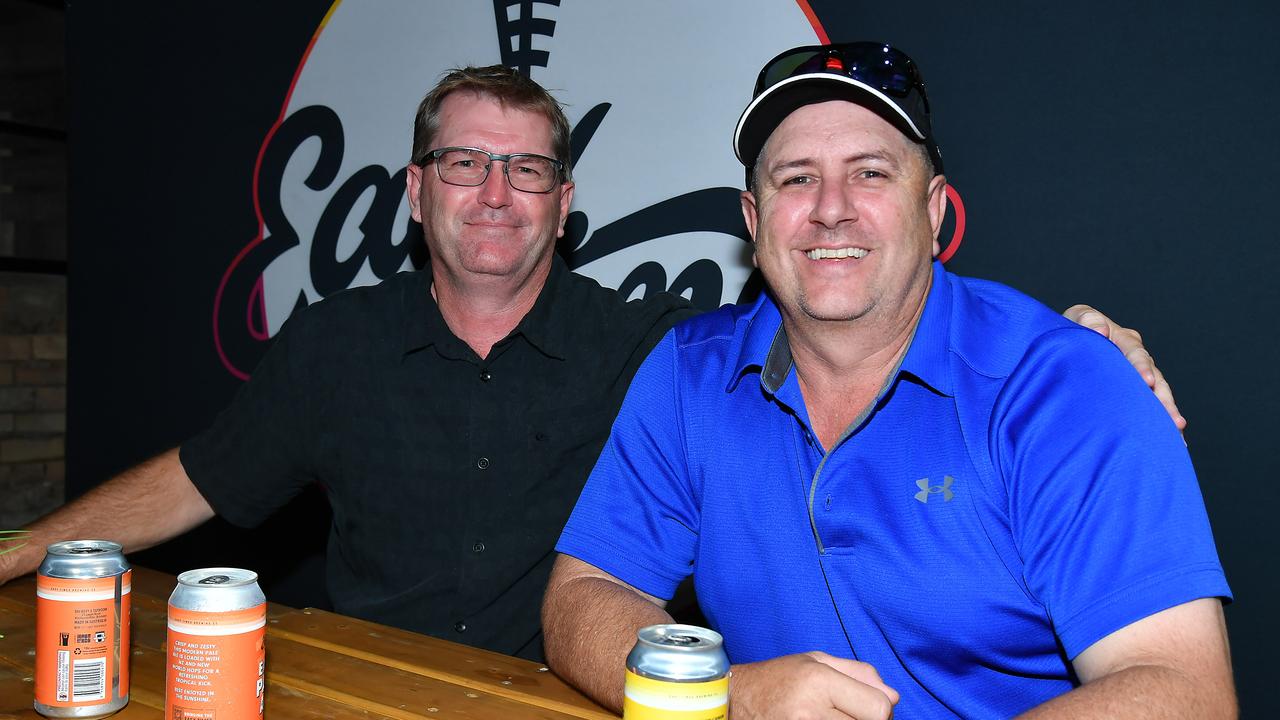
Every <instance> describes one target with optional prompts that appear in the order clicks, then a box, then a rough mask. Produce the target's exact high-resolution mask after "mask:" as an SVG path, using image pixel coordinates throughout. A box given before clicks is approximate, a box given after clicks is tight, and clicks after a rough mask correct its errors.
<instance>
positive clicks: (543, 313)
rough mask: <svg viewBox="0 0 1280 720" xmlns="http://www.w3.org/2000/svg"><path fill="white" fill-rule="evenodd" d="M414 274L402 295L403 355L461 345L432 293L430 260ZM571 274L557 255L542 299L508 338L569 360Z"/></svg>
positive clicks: (553, 257)
mask: <svg viewBox="0 0 1280 720" xmlns="http://www.w3.org/2000/svg"><path fill="white" fill-rule="evenodd" d="M414 275H415V277H414V279H413V280H412V281H411V282H407V283H405V285H404V291H403V295H402V297H401V307H403V308H404V345H403V347H402V352H403V354H405V355H408V354H409V353H412V352H414V351H417V350H421V349H422V348H425V347H428V346H431V345H443V346H453V345H455V344H456V345H461V344H462V341H461V340H460V339H458V338H457V337H456V336H455V335H454V334H453V331H452V330H450V329H449V325H448V323H446V322H445V321H444V316H443V315H441V314H440V306H439V305H437V304H436V301H435V298H434V297H432V295H431V282H432V278H431V263H430V261H428V262H427V264H426V265H424V266H423V268H422V269H421V270H418V271H417V272H415V273H414ZM568 275H569V269H568V268H567V267H566V266H565V264H564V260H562V259H561V258H560V256H559V255H553V256H552V258H551V272H550V273H549V274H548V275H547V282H546V284H545V285H543V287H542V291H541V292H540V293H538V299H537V300H535V301H534V304H533V307H532V308H530V309H529V312H528V313H527V314H526V315H525V316H524V317H523V318H521V320H520V323H519V324H518V325H516V328H515V329H514V330H512V331H511V334H510V335H508V336H507V337H508V338H510V337H514V336H516V335H520V336H522V337H524V339H525V340H527V341H528V342H529V344H530V345H532V346H533V347H535V348H537V349H538V350H539V351H540V352H542V353H543V354H545V355H548V356H550V357H554V358H558V359H561V360H563V359H565V348H566V346H567V344H568V342H567V340H568V332H569V327H570V323H571V318H570V317H569V316H570V314H571V313H569V312H568V310H569V308H568V307H567V304H568V303H569V298H568V297H567V293H568V289H569V284H568V282H567V280H568ZM500 342H506V340H505V339H504V340H502V341H500Z"/></svg>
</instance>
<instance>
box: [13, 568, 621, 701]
mask: <svg viewBox="0 0 1280 720" xmlns="http://www.w3.org/2000/svg"><path fill="white" fill-rule="evenodd" d="M173 586H174V578H173V577H172V576H169V575H166V574H164V573H158V572H155V571H153V570H149V569H146V568H134V574H133V592H132V596H131V604H132V608H133V611H132V614H131V616H132V633H131V635H132V639H131V640H132V641H131V653H130V660H131V672H130V675H131V678H132V681H131V683H130V685H131V687H130V695H131V698H130V703H129V705H128V707H127V708H126V709H125V710H124V711H123V712H121V713H120V714H119V715H116V716H115V717H118V718H121V720H156V719H157V718H160V717H161V715H163V708H164V672H165V665H166V661H165V656H164V643H165V636H166V633H167V630H166V615H167V610H168V597H169V594H170V593H171V592H172V590H173ZM267 618H268V625H267V715H268V717H270V718H271V719H272V720H295V719H308V720H310V719H312V718H314V719H317V720H318V719H320V718H335V719H338V720H355V719H356V718H363V719H365V720H412V719H415V718H448V717H453V718H473V719H474V718H494V719H501V720H535V719H539V720H571V719H573V718H587V719H590V720H608V719H611V718H615V717H616V716H614V715H612V714H610V713H608V712H607V711H605V710H604V709H602V708H600V707H599V706H597V705H595V704H594V703H592V702H590V701H589V700H587V699H586V698H584V697H583V696H582V695H580V694H578V693H577V692H576V691H575V690H573V689H572V688H570V687H569V686H568V685H566V684H565V683H564V682H563V681H561V680H560V679H559V678H557V677H556V676H555V675H553V674H552V673H551V672H549V671H548V670H547V668H545V667H543V666H541V665H538V664H535V663H530V662H526V661H524V660H520V659H517V658H511V657H507V656H505V655H500V654H497V653H491V652H486V651H484V650H478V649H475V648H470V647H466V646H463V645H458V644H455V643H451V642H448V641H445V640H439V639H436V638H431V637H427V636H424V635H419V634H417V633H412V632H408V631H404V630H398V629H395V628H391V627H387V626H384V625H378V624H376V623H371V622H366V621H362V620H355V619H352V618H347V617H344V616H342V615H337V614H334V613H329V612H324V611H321V610H309V609H308V610H295V609H293V608H289V607H285V606H282V605H276V604H273V603H268V606H267ZM34 635H35V581H34V578H32V577H26V578H23V579H21V580H18V581H15V582H12V583H9V584H8V585H5V586H3V587H0V720H3V719H4V718H10V717H13V718H22V719H23V720H26V719H27V718H36V717H38V716H37V715H35V713H34V711H32V710H30V704H31V700H32V694H33V692H34V688H33V686H32V684H31V679H30V678H31V673H32V669H33V666H34V663H35V649H34V648H35V639H34ZM620 672H621V671H620Z"/></svg>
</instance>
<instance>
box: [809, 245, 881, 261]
mask: <svg viewBox="0 0 1280 720" xmlns="http://www.w3.org/2000/svg"><path fill="white" fill-rule="evenodd" d="M870 252H871V251H870V250H867V249H866V248H814V249H812V250H806V251H805V253H804V254H805V255H808V256H809V259H810V260H830V259H843V258H853V259H855V260H857V259H860V258H864V257H866V256H867V254H868V253H870Z"/></svg>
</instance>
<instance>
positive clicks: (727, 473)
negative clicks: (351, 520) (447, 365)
mask: <svg viewBox="0 0 1280 720" xmlns="http://www.w3.org/2000/svg"><path fill="white" fill-rule="evenodd" d="M734 148H735V150H736V151H737V154H738V157H739V159H740V160H741V161H742V162H743V164H744V165H745V166H746V167H747V169H748V172H749V176H750V178H751V182H750V188H751V189H750V191H749V192H746V193H743V195H742V207H743V214H744V216H745V218H746V222H747V227H748V229H749V230H750V231H751V234H752V237H753V238H754V242H755V262H756V264H757V266H758V267H759V268H760V270H761V272H762V273H763V275H764V279H765V282H766V285H767V288H768V292H767V293H766V294H764V295H763V296H762V297H761V298H760V299H759V300H758V301H757V302H756V303H755V304H753V305H751V306H738V307H727V308H722V309H721V310H719V311H717V312H714V313H708V314H706V315H703V316H701V317H698V318H695V319H693V320H690V321H688V322H686V323H683V324H681V325H679V326H677V327H676V328H675V329H674V331H673V332H672V333H669V334H668V335H667V336H666V337H664V338H663V340H662V342H660V343H659V344H658V346H657V347H656V348H655V349H654V350H653V351H652V352H651V353H650V355H649V357H648V359H647V360H646V361H645V363H644V365H643V366H642V367H641V368H640V370H639V372H638V373H637V374H636V377H635V379H634V381H633V382H632V384H631V388H630V390H629V392H628V395H627V399H626V400H625V401H624V403H623V406H622V409H621V410H620V413H619V416H618V419H617V420H616V422H615V424H614V426H613V430H612V433H611V435H610V438H609V440H608V442H607V443H606V445H605V447H604V450H603V451H602V453H601V456H600V460H599V462H598V463H597V465H596V467H595V469H594V470H593V471H592V475H591V477H590V479H589V480H588V482H587V485H586V487H585V489H584V490H583V492H582V495H581V498H580V499H579V501H578V505H577V507H576V508H575V510H574V513H573V515H572V517H571V519H570V520H569V523H568V525H567V526H566V528H565V531H564V534H563V535H562V536H561V539H560V542H559V544H558V546H557V549H558V550H559V551H560V552H561V553H564V554H563V555H562V556H561V557H560V558H559V559H558V560H557V563H556V566H555V568H554V569H553V571H552V576H551V579H550V581H549V584H548V589H547V596H546V600H545V604H544V608H543V625H544V628H545V631H546V638H545V641H546V652H547V657H548V660H549V662H550V663H551V666H552V668H553V669H554V670H556V671H557V672H558V673H560V674H561V675H564V676H565V677H567V678H568V679H570V680H571V681H572V682H574V683H575V684H577V685H579V686H580V687H582V688H583V689H584V690H586V691H587V692H589V693H590V694H592V695H593V696H595V697H596V698H597V699H598V700H600V701H601V702H603V703H606V704H608V705H610V706H613V707H615V708H616V707H620V706H621V705H622V704H623V696H624V693H623V673H622V672H621V669H622V668H623V667H624V658H625V657H626V656H627V651H628V650H629V649H630V647H631V646H632V644H633V643H634V642H635V639H636V631H637V629H639V628H641V627H643V626H646V625H650V624H658V623H667V622H671V618H670V616H669V615H667V613H666V612H665V610H664V609H663V607H664V605H665V602H666V600H665V599H666V598H670V597H671V591H672V589H673V588H674V587H675V586H676V584H677V583H679V582H680V581H681V580H683V579H684V578H685V577H686V576H688V575H689V574H690V573H692V574H693V577H694V585H695V587H696V589H697V592H698V599H699V603H700V606H701V608H702V610H703V611H704V613H705V614H706V616H707V618H708V619H709V621H710V624H711V625H712V626H713V627H714V628H715V629H717V630H719V631H720V632H721V633H722V634H723V636H724V640H725V648H726V650H727V652H728V655H729V659H730V661H731V662H732V663H733V668H732V677H731V679H730V690H729V692H730V716H731V717H733V718H735V720H741V719H742V718H796V717H805V718H810V717H814V718H816V717H830V718H836V717H855V718H864V719H865V718H886V717H889V716H890V715H891V714H894V712H895V704H896V713H897V715H898V716H900V717H907V718H913V719H914V718H933V717H938V718H942V717H956V716H960V717H972V718H997V717H1012V716H1014V715H1019V714H1021V713H1027V716H1028V717H1045V718H1049V717H1066V718H1082V717H1162V718H1163V717H1186V718H1204V717H1215V718H1216V717H1233V716H1234V714H1235V701H1234V691H1233V688H1232V680H1231V669H1230V658H1229V654H1228V650H1227V640H1226V628H1225V625H1224V621H1223V613H1222V607H1221V605H1222V601H1221V599H1220V598H1230V590H1229V588H1228V587H1227V584H1226V581H1225V579H1224V576H1223V573H1222V568H1221V566H1220V564H1219V562H1218V557H1217V553H1216V550H1215V548H1214V543H1213V537H1212V534H1211V532H1210V529H1209V524H1208V519H1207V517H1206V514H1205V510H1204V505H1203V502H1202V500H1201V498H1200V494H1199V488H1198V486H1197V483H1196V478H1195V474H1194V471H1193V469H1192V467H1191V462H1190V459H1189V458H1188V456H1187V452H1186V447H1185V445H1184V444H1183V442H1182V441H1181V439H1180V438H1179V434H1178V430H1177V427H1176V426H1175V425H1174V423H1171V422H1170V421H1169V419H1168V418H1167V417H1166V416H1165V414H1164V412H1162V410H1161V408H1160V405H1159V403H1157V402H1154V400H1153V399H1152V397H1151V395H1150V393H1149V392H1147V391H1146V389H1145V388H1143V387H1142V384H1141V383H1138V382H1134V379H1135V378H1133V376H1132V372H1131V371H1130V370H1129V368H1128V366H1127V365H1126V364H1125V362H1124V360H1123V359H1122V358H1121V357H1120V356H1119V355H1117V354H1116V353H1115V351H1114V348H1111V347H1110V346H1108V345H1107V344H1106V342H1105V341H1102V340H1101V338H1098V337H1097V336H1096V335H1093V334H1092V333H1088V332H1086V331H1083V330H1082V329H1080V328H1079V327H1077V326H1074V325H1072V324H1071V323H1069V322H1066V321H1065V320H1063V319H1062V318H1060V317H1058V316H1057V315H1055V314H1053V313H1052V312H1050V311H1048V310H1047V309H1046V308H1044V307H1043V306H1041V305H1039V304H1038V303H1035V302H1034V301H1033V300H1031V299H1030V298H1027V297H1025V296H1023V295H1021V294H1019V293H1017V292H1016V291H1013V290H1010V289H1009V288H1006V287H1003V286H1000V285H997V284H995V283H989V282H983V281H977V280H970V279H967V278H960V277H958V276H955V275H951V274H950V273H948V272H947V271H946V270H945V269H943V267H942V266H941V264H939V263H937V262H936V261H935V260H933V257H934V255H936V254H937V252H938V244H937V237H938V232H939V228H940V226H941V222H942V217H943V212H944V208H945V185H946V179H945V177H944V176H943V175H942V156H941V154H940V153H939V152H938V148H937V145H936V143H935V142H934V140H933V134H932V131H931V128H930V113H929V106H928V100H927V98H926V96H925V90H924V83H923V80H922V79H921V77H920V74H919V71H918V69H917V68H916V67H915V65H914V63H912V61H911V60H910V59H909V58H908V57H907V56H906V55H905V54H903V53H901V52H900V51H898V50H895V49H893V48H891V47H889V46H887V45H882V44H878V43H850V44H841V45H834V46H820V47H805V48H797V49H795V50H792V51H788V52H786V53H783V54H782V55H780V56H778V57H777V58H775V59H774V60H773V61H771V62H770V63H769V64H768V65H766V66H765V69H764V71H763V72H762V73H761V75H760V78H759V81H758V83H757V86H756V92H755V97H754V99H753V100H752V102H751V104H750V105H749V106H748V107H747V109H746V110H745V111H744V112H743V114H742V117H741V119H740V121H739V123H738V127H737V132H736V133H735V136H734ZM599 668H613V669H614V670H613V671H611V672H600V671H599Z"/></svg>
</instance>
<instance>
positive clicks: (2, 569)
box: [0, 448, 213, 582]
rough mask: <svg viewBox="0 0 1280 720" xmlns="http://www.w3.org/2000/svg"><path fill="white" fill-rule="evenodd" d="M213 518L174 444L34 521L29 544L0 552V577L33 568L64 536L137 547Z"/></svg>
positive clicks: (3, 577)
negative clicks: (52, 545)
mask: <svg viewBox="0 0 1280 720" xmlns="http://www.w3.org/2000/svg"><path fill="white" fill-rule="evenodd" d="M210 517H213V510H212V509H211V508H210V507H209V504H208V503H207V502H205V499H204V497H203V496H201V495H200V492H199V491H198V490H196V488H195V486H194V485H192V484H191V480H190V479H189V478H188V477H187V474H186V471H185V470H183V468H182V463H181V462H180V461H179V460H178V450H177V449H176V448H175V449H173V450H169V451H167V452H164V453H162V454H160V455H157V456H156V457H154V458H152V459H150V460H148V461H146V462H144V463H142V464H140V465H138V466H136V467H134V468H132V469H130V470H127V471H125V472H123V473H121V474H120V475H117V476H116V477H114V478H112V479H111V480H109V481H107V482H105V483H103V484H102V485H99V486H98V487H96V488H94V489H93V490H90V491H89V492H87V493H85V494H84V495H83V496H81V497H80V498H78V499H76V500H74V501H73V502H70V503H68V504H67V505H64V506H63V507H61V508H59V509H57V510H55V511H54V512H52V513H50V514H49V515H46V516H45V517H43V518H41V519H40V520H38V521H36V522H35V523H32V524H31V526H30V527H29V529H30V530H31V537H30V538H28V539H27V544H26V545H25V546H24V547H23V548H21V549H19V550H17V551H15V552H12V553H9V554H6V555H0V582H5V581H7V580H10V579H12V578H15V577H18V576H20V575H25V574H27V573H29V572H32V571H33V570H35V569H36V567H38V566H39V564H40V561H41V559H43V557H44V552H45V547H46V546H48V545H49V544H51V543H54V542H58V541H60V540H70V539H76V538H94V539H102V540H111V541H113V542H118V543H120V544H121V545H123V546H124V550H125V552H133V551H137V550H142V549H144V548H148V547H151V546H152V545H156V544H159V543H161V542H163V541H165V540H168V539H169V538H171V537H173V536H175V535H178V534H180V533H182V532H185V531H187V530H190V529H191V528H193V527H195V526H196V525H199V524H200V523H202V522H204V521H205V520H208V519H209V518H210Z"/></svg>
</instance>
